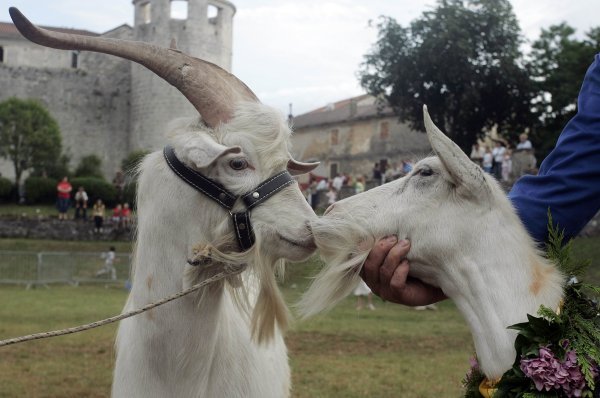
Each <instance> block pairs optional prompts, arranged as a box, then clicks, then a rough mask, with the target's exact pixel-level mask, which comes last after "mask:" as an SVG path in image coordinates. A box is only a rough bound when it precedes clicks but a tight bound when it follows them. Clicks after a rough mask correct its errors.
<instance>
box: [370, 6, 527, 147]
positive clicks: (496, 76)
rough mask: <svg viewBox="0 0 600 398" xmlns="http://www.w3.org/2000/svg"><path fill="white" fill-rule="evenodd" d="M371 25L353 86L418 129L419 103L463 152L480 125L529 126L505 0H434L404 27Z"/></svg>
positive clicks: (515, 28)
mask: <svg viewBox="0 0 600 398" xmlns="http://www.w3.org/2000/svg"><path fill="white" fill-rule="evenodd" d="M377 28H378V30H379V37H378V41H377V43H376V44H375V46H374V47H373V49H372V50H371V52H370V53H368V54H367V55H365V57H364V63H363V64H362V67H361V70H360V72H359V74H360V80H361V85H362V86H363V87H364V88H365V89H366V90H367V91H368V92H369V93H370V94H373V95H375V96H377V97H385V99H386V100H387V101H388V102H389V104H390V105H392V106H393V108H394V110H395V112H396V113H397V115H398V116H399V118H400V119H401V120H402V121H406V122H408V123H409V124H410V126H411V127H412V128H414V129H418V130H423V121H422V120H423V116H422V106H423V104H427V105H428V107H429V111H430V113H431V115H432V118H433V120H434V121H436V122H438V124H439V125H441V127H442V129H444V130H446V133H448V135H449V136H450V137H451V138H452V139H453V140H454V141H455V142H456V143H457V144H458V145H459V146H460V147H461V148H463V149H465V150H466V149H470V147H471V145H472V143H473V142H474V141H475V139H476V137H477V136H479V135H481V133H482V129H483V128H490V127H491V126H493V125H495V124H498V126H499V128H500V131H502V132H505V131H509V132H512V133H514V134H516V133H517V132H518V131H520V130H521V129H522V128H523V127H524V126H529V125H530V112H529V102H530V99H531V96H530V92H531V90H530V80H529V77H528V76H527V73H526V72H527V71H526V70H525V68H524V67H522V66H521V65H522V55H521V52H520V49H519V45H520V43H521V42H522V38H521V34H520V28H519V25H518V23H517V19H516V17H515V15H514V13H513V10H512V7H511V5H510V3H509V1H508V0H439V1H438V3H437V6H436V7H435V8H434V9H433V10H431V11H426V12H424V13H423V15H422V16H421V17H420V18H419V19H417V20H415V21H413V22H412V23H411V24H410V26H409V27H403V26H401V25H399V24H398V23H397V22H396V21H395V20H394V19H392V18H385V17H384V18H382V19H381V20H380V23H379V24H378V25H377Z"/></svg>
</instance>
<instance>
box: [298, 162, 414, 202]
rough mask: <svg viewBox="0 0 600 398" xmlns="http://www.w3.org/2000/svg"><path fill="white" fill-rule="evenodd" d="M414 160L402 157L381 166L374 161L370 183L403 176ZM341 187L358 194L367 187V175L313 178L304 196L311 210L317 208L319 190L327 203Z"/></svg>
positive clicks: (338, 193)
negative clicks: (399, 160) (389, 165)
mask: <svg viewBox="0 0 600 398" xmlns="http://www.w3.org/2000/svg"><path fill="white" fill-rule="evenodd" d="M413 164H414V162H413V161H412V160H410V159H403V160H402V162H401V163H400V164H399V163H394V164H393V165H392V167H387V166H386V165H384V167H381V165H380V163H375V165H374V167H373V175H372V179H371V183H375V185H381V184H385V183H386V182H389V181H392V180H395V179H397V178H401V177H404V176H405V175H406V174H408V173H410V172H411V171H412V168H413ZM343 187H348V188H350V189H349V192H352V193H354V194H359V193H361V192H364V191H365V190H366V189H367V177H366V176H364V175H358V176H352V175H349V174H340V173H338V174H336V176H335V177H334V178H332V179H330V180H328V179H327V178H321V179H318V178H313V179H311V182H310V183H309V185H308V187H307V188H306V190H305V196H306V200H307V201H308V203H309V204H310V205H311V207H312V208H313V210H317V208H318V207H319V206H321V205H322V204H321V203H320V196H321V194H320V193H321V192H325V196H326V197H327V205H328V206H330V205H332V204H333V203H335V202H336V201H337V200H338V198H339V195H340V192H341V190H342V188H343Z"/></svg>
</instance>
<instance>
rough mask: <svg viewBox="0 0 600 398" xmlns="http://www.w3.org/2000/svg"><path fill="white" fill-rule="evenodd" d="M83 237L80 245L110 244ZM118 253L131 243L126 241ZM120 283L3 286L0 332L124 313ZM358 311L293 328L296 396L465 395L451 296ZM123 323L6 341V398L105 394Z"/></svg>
mask: <svg viewBox="0 0 600 398" xmlns="http://www.w3.org/2000/svg"><path fill="white" fill-rule="evenodd" d="M598 243H600V238H594V239H591V238H585V239H581V238H580V239H578V240H577V241H575V244H574V254H575V255H576V256H577V257H580V258H589V259H593V262H592V267H590V272H589V275H588V279H589V280H590V281H594V282H595V283H600V264H599V259H600V245H599V244H598ZM65 245H67V246H69V245H70V243H67V242H52V241H22V240H2V239H0V250H9V249H12V250H14V249H15V248H18V249H19V250H55V249H56V250H58V248H60V250H65V249H64V248H65ZM105 246H106V242H100V243H97V242H85V243H84V244H83V245H82V246H81V247H79V246H77V248H76V249H75V248H74V246H73V247H71V246H69V247H71V249H70V250H73V251H103V250H105ZM117 250H118V251H122V252H124V251H125V250H129V245H128V244H123V246H121V247H120V248H118V249H117ZM319 266H320V265H319V262H318V261H317V260H315V259H313V260H312V261H310V262H308V263H306V264H297V265H292V266H290V267H288V271H287V274H286V279H285V281H284V283H283V284H282V288H283V291H284V294H285V297H286V300H287V301H288V303H290V304H292V303H294V302H296V301H297V300H298V298H299V297H300V294H301V293H302V292H303V291H305V289H306V287H307V285H308V283H309V281H310V279H309V278H310V276H312V275H314V274H315V273H316V269H317V268H318V267H319ZM126 295H127V294H126V292H125V290H124V289H122V288H119V287H110V288H105V287H103V286H99V287H98V286H82V287H77V288H76V287H70V286H52V287H51V288H49V289H45V288H38V289H32V290H25V289H23V288H22V287H12V286H10V287H7V286H4V287H0V302H1V303H2V304H3V305H2V306H0V339H4V338H9V337H14V336H19V335H23V334H29V333H33V332H39V331H45V330H53V329H60V328H64V327H69V326H75V325H78V324H82V323H87V322H91V321H94V320H97V319H100V318H104V317H108V316H110V315H114V314H116V313H118V312H120V310H121V308H122V306H123V304H124V301H125V299H126ZM375 305H376V307H377V308H376V310H375V311H368V310H362V311H356V309H355V302H354V299H353V298H348V299H346V300H345V301H344V302H343V303H342V304H341V305H339V306H338V307H336V308H335V309H334V310H333V311H332V312H330V313H329V314H326V315H321V316H318V317H315V318H313V319H310V320H308V321H302V322H301V321H296V322H295V324H294V325H293V327H292V329H291V330H290V331H289V332H288V334H287V343H288V347H289V356H290V363H291V366H292V377H293V394H292V396H293V397H298V398H300V397H302V398H309V397H311V398H312V397H403V398H404V397H406V398H411V397H434V396H436V397H437V396H440V397H459V396H460V394H461V387H460V380H461V379H462V377H463V375H464V373H465V372H466V370H467V368H468V366H469V365H468V363H469V362H468V360H469V357H470V355H471V354H472V352H473V346H472V343H471V337H470V334H469V331H468V329H467V327H466V325H465V323H464V321H463V320H462V318H461V316H460V315H459V314H458V312H457V310H456V308H455V307H454V305H453V304H452V303H451V302H450V301H446V302H443V303H441V304H440V305H439V310H438V311H415V310H413V309H410V308H406V307H402V306H399V305H395V304H390V303H383V302H381V301H380V300H378V299H376V300H375ZM115 332H116V325H108V326H103V327H101V328H99V329H95V330H92V331H87V332H83V333H79V334H74V335H69V336H63V337H57V338H52V339H48V340H40V341H33V342H28V343H23V344H20V345H15V346H9V347H4V348H0V397H57V398H58V397H61V398H63V397H107V396H109V393H110V383H111V377H112V366H113V362H114V350H113V344H114V337H115Z"/></svg>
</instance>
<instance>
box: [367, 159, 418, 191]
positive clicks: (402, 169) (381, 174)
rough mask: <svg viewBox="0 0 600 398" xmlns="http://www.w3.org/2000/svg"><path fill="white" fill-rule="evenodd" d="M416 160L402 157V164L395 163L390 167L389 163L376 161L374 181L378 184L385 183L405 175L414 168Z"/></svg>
mask: <svg viewBox="0 0 600 398" xmlns="http://www.w3.org/2000/svg"><path fill="white" fill-rule="evenodd" d="M413 165H414V161H413V160H411V159H402V162H401V163H400V164H398V163H394V164H392V167H388V165H387V163H379V162H377V163H375V165H374V166H373V181H374V182H375V184H376V185H383V184H385V183H386V182H389V181H393V180H396V179H398V178H401V177H404V176H405V175H407V174H408V173H410V172H411V171H412V169H413Z"/></svg>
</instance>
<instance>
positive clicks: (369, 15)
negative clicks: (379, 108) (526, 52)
mask: <svg viewBox="0 0 600 398" xmlns="http://www.w3.org/2000/svg"><path fill="white" fill-rule="evenodd" d="M232 2H233V3H234V4H235V6H236V8H237V12H236V15H235V17H234V28H233V29H234V38H233V67H232V71H233V73H234V74H235V75H236V76H238V77H239V78H240V79H241V80H242V81H244V82H245V83H246V84H247V85H248V86H249V87H250V88H251V89H252V90H253V91H254V92H255V93H256V94H257V95H258V97H259V98H260V99H261V101H262V102H264V103H266V104H268V105H271V106H274V107H276V108H277V109H279V110H280V111H281V112H282V113H284V114H287V113H288V110H289V104H290V103H292V104H293V108H292V109H293V113H294V115H298V114H301V113H304V112H308V111H310V110H313V109H316V108H319V107H321V106H324V105H326V104H328V103H331V102H336V101H340V100H342V99H346V98H349V97H352V96H356V95H360V94H363V93H364V90H362V89H361V87H360V85H359V84H358V78H357V75H356V74H357V71H358V69H359V66H360V64H361V62H362V60H363V55H364V54H365V53H367V52H368V51H369V49H370V48H371V46H372V45H373V43H374V42H375V40H376V38H377V30H376V29H375V28H374V27H372V26H370V24H369V21H377V18H378V17H379V16H381V15H386V16H391V17H393V18H395V19H396V20H397V21H398V22H399V23H400V24H401V25H403V26H406V25H408V24H409V23H410V22H411V21H412V20H414V19H416V18H419V17H420V15H421V14H422V13H423V11H426V10H430V9H432V8H433V6H434V5H435V3H436V2H435V0H293V1H292V0H232ZM3 3H4V6H3V7H2V8H1V9H0V21H4V22H8V21H10V16H9V14H8V6H15V7H18V8H19V9H20V10H21V11H22V12H23V13H24V14H25V15H26V16H27V17H28V18H29V19H30V20H32V21H33V22H34V23H36V24H39V25H46V26H55V27H67V28H78V29H87V30H91V31H94V32H98V33H102V32H105V31H107V30H110V29H112V28H114V27H116V26H119V25H121V24H123V23H127V24H129V25H133V5H132V4H131V0H102V1H90V0H87V1H82V0H53V1H41V0H8V1H6V2H3ZM511 3H512V5H513V8H514V11H515V14H516V16H517V19H518V20H519V23H520V26H521V29H522V32H523V34H524V35H525V37H526V38H527V39H529V40H534V39H536V38H537V37H538V36H539V33H540V29H541V28H545V27H548V26H550V25H553V24H557V23H560V22H563V21H565V22H567V23H568V24H569V25H571V26H573V27H574V28H575V29H577V35H578V37H583V33H584V32H585V31H587V30H588V29H589V28H591V27H595V26H600V20H599V19H598V15H600V0H571V1H569V2H565V1H564V0H512V1H511ZM599 51H600V49H599Z"/></svg>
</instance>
